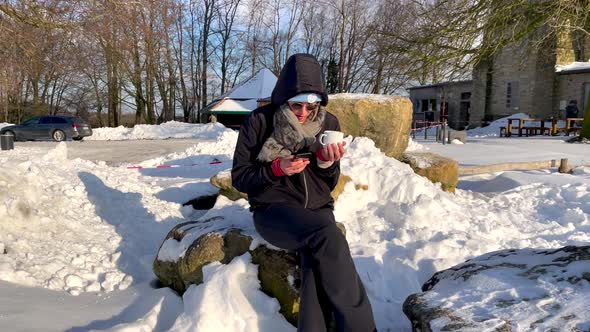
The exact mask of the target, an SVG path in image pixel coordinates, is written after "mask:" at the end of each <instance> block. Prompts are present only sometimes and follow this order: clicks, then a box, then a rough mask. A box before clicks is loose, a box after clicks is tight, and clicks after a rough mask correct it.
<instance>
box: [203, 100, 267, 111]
mask: <svg viewBox="0 0 590 332" xmlns="http://www.w3.org/2000/svg"><path fill="white" fill-rule="evenodd" d="M256 107H258V105H257V102H256V99H248V100H233V99H224V100H223V101H221V102H220V103H218V104H217V105H215V106H213V107H211V112H213V113H218V112H244V111H252V110H253V109H255V108H256Z"/></svg>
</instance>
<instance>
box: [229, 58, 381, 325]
mask: <svg viewBox="0 0 590 332" xmlns="http://www.w3.org/2000/svg"><path fill="white" fill-rule="evenodd" d="M327 104H328V94H327V93H326V87H325V84H324V79H323V76H322V69H321V66H320V64H319V63H318V61H317V60H316V59H315V58H314V57H313V56H311V55H309V54H295V55H293V56H291V57H290V58H289V59H288V60H287V63H285V66H284V67H283V69H282V70H281V73H280V75H279V78H278V80H277V83H276V85H275V87H274V90H273V92H272V97H271V103H270V104H269V105H265V106H262V107H259V108H258V109H256V110H254V111H252V113H251V114H250V115H249V116H248V117H247V118H246V120H245V121H244V123H243V124H242V127H241V128H240V135H239V137H238V142H237V144H236V149H235V152H234V162H233V167H232V181H233V185H234V187H236V189H238V190H239V191H241V192H245V193H247V194H248V201H249V202H250V209H251V210H252V211H253V213H254V226H255V227H256V230H257V231H258V233H259V234H260V235H261V236H262V237H263V238H264V239H265V240H266V241H268V242H269V243H271V244H272V245H274V246H277V247H279V248H283V249H288V250H297V251H298V252H299V253H300V256H301V278H302V280H301V290H300V297H301V298H300V305H299V321H298V327H297V330H298V331H300V332H301V331H306V332H324V331H326V330H327V327H328V326H329V325H330V322H331V321H332V315H333V316H334V318H335V323H336V330H337V331H355V332H356V331H358V332H371V331H374V330H375V322H374V319H373V312H372V309H371V304H370V303H369V298H368V297H367V293H366V291H365V288H364V286H363V283H362V282H361V279H360V278H359V276H358V274H357V271H356V268H355V266H354V262H353V260H352V257H351V254H350V249H349V247H348V243H347V242H346V238H345V237H344V235H343V234H342V232H341V231H340V230H339V229H338V227H337V226H336V222H335V219H334V213H333V209H334V200H333V199H332V197H331V195H330V193H331V191H332V190H333V189H334V187H335V186H336V184H337V183H338V177H339V176H340V158H342V156H343V155H344V152H345V150H344V143H334V144H326V145H325V146H322V145H321V144H319V137H320V135H322V133H324V131H326V130H329V131H340V124H339V123H338V119H337V118H336V117H335V116H334V115H332V114H330V113H328V112H326V109H325V106H326V105H327ZM302 153H307V155H305V156H304V155H303V154H302ZM296 155H298V157H297V158H296Z"/></svg>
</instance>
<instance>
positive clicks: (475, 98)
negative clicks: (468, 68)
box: [469, 59, 492, 127]
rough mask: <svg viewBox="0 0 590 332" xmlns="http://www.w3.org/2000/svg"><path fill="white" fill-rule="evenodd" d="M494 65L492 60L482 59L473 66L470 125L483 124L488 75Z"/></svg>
mask: <svg viewBox="0 0 590 332" xmlns="http://www.w3.org/2000/svg"><path fill="white" fill-rule="evenodd" d="M490 66H492V60H491V59H488V60H482V61H480V62H479V63H477V64H476V65H475V66H474V67H473V73H472V76H473V87H472V91H473V92H472V93H471V110H470V111H469V125H470V126H473V127H478V126H481V123H482V121H483V119H484V118H485V115H486V87H487V84H486V76H487V73H488V69H489V68H490Z"/></svg>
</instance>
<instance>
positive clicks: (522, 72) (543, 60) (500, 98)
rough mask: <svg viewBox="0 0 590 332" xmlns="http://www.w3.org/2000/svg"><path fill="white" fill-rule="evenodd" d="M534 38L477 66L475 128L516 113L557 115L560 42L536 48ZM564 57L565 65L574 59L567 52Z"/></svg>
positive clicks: (474, 73) (516, 44)
mask: <svg viewBox="0 0 590 332" xmlns="http://www.w3.org/2000/svg"><path fill="white" fill-rule="evenodd" d="M534 38H535V36H533V37H531V39H529V38H527V39H525V40H522V41H520V42H518V43H515V44H512V45H509V46H507V47H505V48H504V49H503V50H501V51H500V52H498V53H497V54H496V55H494V56H493V57H492V58H491V59H488V60H486V61H483V62H481V63H479V64H478V65H476V66H475V68H474V71H473V80H474V84H473V85H474V86H473V98H472V103H473V106H472V109H473V111H472V112H471V114H472V116H471V118H470V122H471V123H472V125H477V124H478V123H481V122H482V121H492V120H495V119H498V118H501V117H505V116H509V115H511V114H515V113H528V114H530V115H531V116H533V117H540V118H543V117H550V116H554V115H556V114H557V112H558V110H557V109H554V108H553V93H552V92H553V90H554V88H555V79H556V75H555V64H556V61H557V52H556V47H557V46H556V45H557V42H556V41H555V40H546V41H545V42H544V44H543V45H541V46H539V45H536V44H535V45H533V44H532V42H531V40H532V39H534ZM562 53H563V56H562V58H561V59H562V60H561V61H565V60H563V59H564V58H567V57H569V56H571V54H570V53H568V52H566V51H563V52H562ZM509 87H510V88H509ZM509 91H510V94H509Z"/></svg>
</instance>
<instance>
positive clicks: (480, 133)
mask: <svg viewBox="0 0 590 332" xmlns="http://www.w3.org/2000/svg"><path fill="white" fill-rule="evenodd" d="M530 117H531V116H530V115H528V114H526V113H517V114H513V115H509V116H507V117H504V118H501V119H498V120H496V121H493V122H492V123H490V124H489V125H488V126H486V127H478V128H474V129H470V130H467V135H469V136H471V137H496V136H500V127H506V128H508V119H528V118H530ZM512 126H513V128H518V123H517V122H512ZM524 126H525V127H540V126H541V122H539V121H527V122H525V123H524ZM545 126H551V123H547V122H546V123H545ZM557 126H558V127H559V128H563V127H565V121H563V120H559V121H558V122H557Z"/></svg>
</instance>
